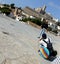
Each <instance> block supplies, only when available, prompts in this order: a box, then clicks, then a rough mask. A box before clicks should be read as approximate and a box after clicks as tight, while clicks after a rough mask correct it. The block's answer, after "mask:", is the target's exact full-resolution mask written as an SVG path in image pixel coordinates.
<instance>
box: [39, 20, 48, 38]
mask: <svg viewBox="0 0 60 64" xmlns="http://www.w3.org/2000/svg"><path fill="white" fill-rule="evenodd" d="M47 28H48V21H47V20H46V19H43V21H42V25H41V30H40V34H39V37H38V38H41V36H42V34H43V33H46V31H47Z"/></svg>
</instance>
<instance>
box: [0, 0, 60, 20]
mask: <svg viewBox="0 0 60 64" xmlns="http://www.w3.org/2000/svg"><path fill="white" fill-rule="evenodd" d="M0 3H4V4H11V3H14V4H15V6H17V7H22V8H24V7H26V6H29V7H31V8H39V7H43V6H44V5H46V12H47V13H50V14H51V15H52V16H53V17H54V18H56V19H59V20H60V0H0Z"/></svg>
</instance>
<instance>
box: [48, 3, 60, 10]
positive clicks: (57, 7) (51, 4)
mask: <svg viewBox="0 0 60 64" xmlns="http://www.w3.org/2000/svg"><path fill="white" fill-rule="evenodd" d="M49 5H50V6H52V7H54V8H56V9H60V6H58V5H56V4H54V3H53V2H50V3H49Z"/></svg>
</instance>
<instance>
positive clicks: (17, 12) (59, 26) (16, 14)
mask: <svg viewBox="0 0 60 64" xmlns="http://www.w3.org/2000/svg"><path fill="white" fill-rule="evenodd" d="M7 5H8V4H0V8H3V7H5V6H7ZM11 5H12V7H11V6H10V5H9V6H8V8H9V9H11V12H10V14H9V15H8V16H9V17H11V18H13V19H16V20H17V21H21V20H22V19H23V18H40V19H41V20H43V18H45V19H46V20H47V21H48V25H49V27H51V28H52V29H53V30H57V31H58V33H59V31H60V22H59V20H58V19H55V18H54V17H52V15H51V14H50V13H47V12H46V8H47V7H46V6H45V5H44V6H42V7H39V8H34V9H32V8H30V7H28V6H27V7H25V8H21V7H20V8H18V7H15V6H14V4H11ZM0 12H1V11H0ZM3 14H4V15H6V14H5V13H3ZM37 22H38V21H37ZM59 34H60V33H59ZM59 34H58V35H59Z"/></svg>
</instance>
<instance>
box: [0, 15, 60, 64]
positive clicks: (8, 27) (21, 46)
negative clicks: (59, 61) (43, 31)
mask: <svg viewBox="0 0 60 64" xmlns="http://www.w3.org/2000/svg"><path fill="white" fill-rule="evenodd" d="M47 35H48V37H49V38H50V39H51V41H52V43H53V46H54V49H56V50H57V51H58V55H57V56H59V55H60V48H59V46H60V36H55V35H53V34H51V33H49V32H48V33H47ZM38 36H39V29H37V28H34V27H32V26H30V25H28V24H26V23H24V22H20V21H16V20H13V19H11V18H9V17H6V16H4V15H1V14H0V64H50V63H51V62H50V61H47V60H45V59H43V58H42V57H41V56H40V55H39V54H38V49H39V45H38V38H37V37H38Z"/></svg>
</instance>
